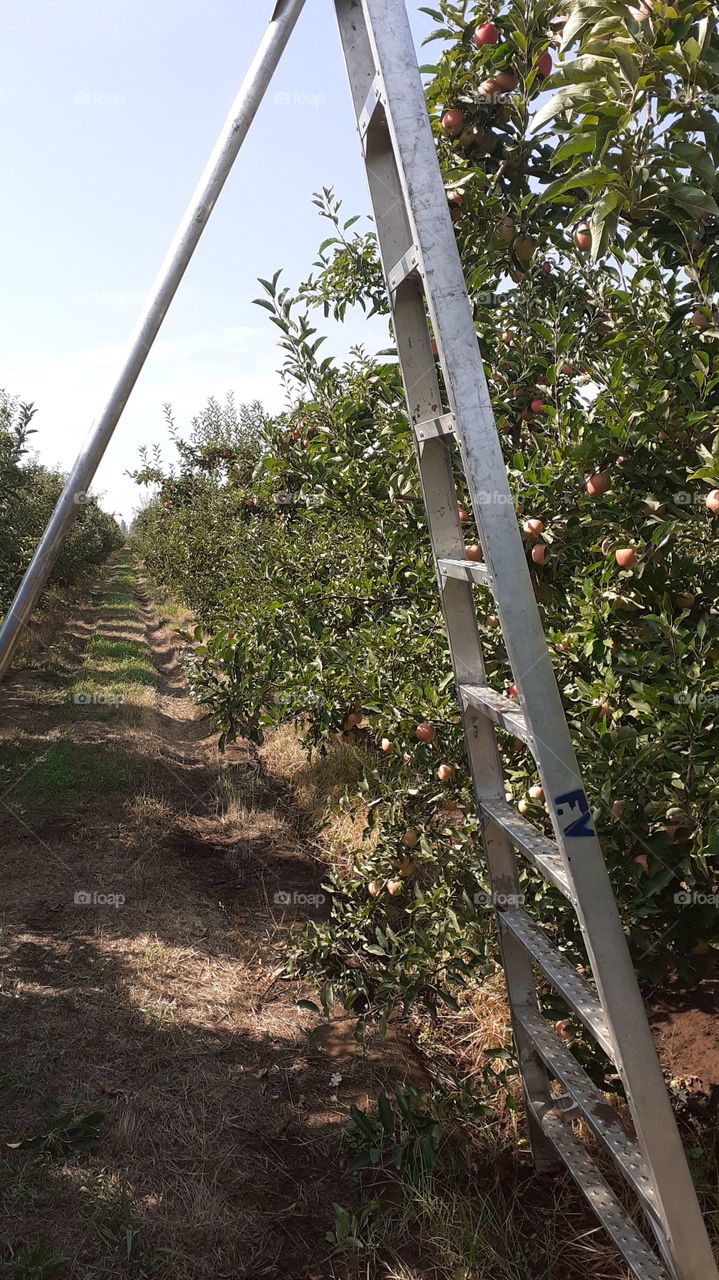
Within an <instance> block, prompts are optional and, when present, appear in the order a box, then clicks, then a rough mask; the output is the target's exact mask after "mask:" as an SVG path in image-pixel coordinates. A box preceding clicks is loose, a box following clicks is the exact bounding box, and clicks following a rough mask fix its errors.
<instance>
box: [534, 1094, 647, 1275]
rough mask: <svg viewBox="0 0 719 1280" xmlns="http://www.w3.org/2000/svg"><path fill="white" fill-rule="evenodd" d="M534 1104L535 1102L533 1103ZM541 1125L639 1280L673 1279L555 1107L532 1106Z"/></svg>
mask: <svg viewBox="0 0 719 1280" xmlns="http://www.w3.org/2000/svg"><path fill="white" fill-rule="evenodd" d="M530 1105H531V1103H530ZM532 1110H533V1111H534V1114H535V1116H536V1118H537V1121H538V1123H539V1124H540V1125H541V1127H542V1130H543V1131H544V1133H545V1134H546V1135H547V1137H548V1139H549V1141H550V1142H551V1144H552V1146H553V1147H554V1149H555V1151H557V1153H558V1154H559V1155H560V1156H561V1157H562V1160H563V1161H564V1163H565V1164H566V1166H567V1168H568V1170H569V1172H570V1173H571V1175H572V1177H573V1178H574V1180H575V1182H576V1183H577V1186H578V1187H579V1188H580V1190H581V1191H582V1192H583V1194H584V1195H585V1196H586V1197H587V1200H588V1201H589V1203H590V1205H591V1206H592V1208H593V1210H594V1212H595V1213H596V1215H597V1217H598V1218H599V1221H600V1222H601V1224H602V1226H603V1227H604V1229H605V1231H607V1232H608V1234H609V1235H610V1236H611V1238H612V1240H613V1241H614V1243H615V1245H616V1246H617V1248H618V1249H619V1251H620V1253H622V1255H623V1256H624V1257H625V1258H626V1260H627V1263H628V1264H629V1268H630V1270H631V1272H632V1275H633V1276H634V1277H635V1280H669V1276H668V1274H667V1272H666V1271H665V1269H664V1267H663V1266H662V1264H661V1262H660V1261H659V1259H658V1257H657V1255H656V1253H655V1252H654V1250H653V1249H652V1248H651V1246H650V1245H649V1243H648V1241H647V1240H645V1238H644V1236H643V1235H642V1234H641V1232H640V1231H638V1229H637V1227H636V1226H635V1225H634V1223H633V1221H632V1219H631V1218H630V1217H629V1214H628V1213H626V1212H625V1210H624V1209H623V1208H622V1205H621V1204H620V1202H619V1200H618V1199H617V1197H616V1196H615V1194H614V1192H613V1191H612V1189H611V1187H610V1186H609V1183H608V1182H606V1181H605V1179H604V1178H603V1177H602V1175H601V1173H600V1172H599V1170H598V1169H597V1167H596V1165H595V1163H594V1161H593V1160H592V1157H591V1156H590V1155H589V1153H588V1152H587V1151H586V1150H585V1148H584V1147H583V1146H582V1143H581V1142H580V1141H579V1139H578V1138H577V1137H576V1136H575V1134H574V1133H573V1132H572V1130H571V1128H570V1127H569V1124H568V1123H567V1121H566V1120H564V1118H563V1117H562V1114H561V1112H560V1111H558V1110H557V1109H556V1108H555V1107H552V1108H550V1109H549V1110H545V1111H544V1112H542V1111H541V1110H540V1109H539V1108H537V1107H532Z"/></svg>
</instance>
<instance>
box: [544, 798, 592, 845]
mask: <svg viewBox="0 0 719 1280" xmlns="http://www.w3.org/2000/svg"><path fill="white" fill-rule="evenodd" d="M554 808H555V810H556V813H557V817H558V818H559V823H560V826H561V828H562V832H563V834H564V835H565V836H593V835H596V832H595V830H594V827H593V826H592V815H591V813H590V812H589V801H588V800H587V797H586V796H585V794H584V792H583V791H582V790H581V788H580V789H578V790H577V791H565V793H564V795H562V796H556V797H555V800H554Z"/></svg>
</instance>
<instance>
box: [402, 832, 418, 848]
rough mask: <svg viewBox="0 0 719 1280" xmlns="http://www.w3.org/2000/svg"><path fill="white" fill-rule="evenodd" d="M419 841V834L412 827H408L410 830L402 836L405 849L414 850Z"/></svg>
mask: <svg viewBox="0 0 719 1280" xmlns="http://www.w3.org/2000/svg"><path fill="white" fill-rule="evenodd" d="M418 839H419V837H418V835H417V832H416V831H414V830H413V829H412V827H408V829H407V830H406V831H405V833H404V835H403V836H402V841H401V843H402V844H403V845H404V847H405V849H414V848H415V847H416V845H417V840H418Z"/></svg>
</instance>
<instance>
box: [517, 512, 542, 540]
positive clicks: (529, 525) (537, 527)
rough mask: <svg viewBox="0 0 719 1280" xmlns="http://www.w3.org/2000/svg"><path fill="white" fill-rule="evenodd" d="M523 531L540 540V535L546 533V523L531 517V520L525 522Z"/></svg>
mask: <svg viewBox="0 0 719 1280" xmlns="http://www.w3.org/2000/svg"><path fill="white" fill-rule="evenodd" d="M522 529H523V530H524V532H525V533H527V534H530V535H531V536H532V537H534V538H538V537H539V535H540V533H543V532H544V521H543V520H540V519H539V518H538V517H537V516H531V517H530V519H529V520H525V521H524V524H523V525H522Z"/></svg>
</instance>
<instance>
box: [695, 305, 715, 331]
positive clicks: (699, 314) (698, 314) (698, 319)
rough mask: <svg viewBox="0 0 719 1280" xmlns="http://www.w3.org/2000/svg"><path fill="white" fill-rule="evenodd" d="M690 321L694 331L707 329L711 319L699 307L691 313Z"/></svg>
mask: <svg viewBox="0 0 719 1280" xmlns="http://www.w3.org/2000/svg"><path fill="white" fill-rule="evenodd" d="M691 321H692V324H693V325H694V328H695V329H708V328H709V325H710V324H711V318H710V317H709V316H708V315H707V313H706V311H702V309H701V307H697V309H696V311H693V312H692V317H691Z"/></svg>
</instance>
